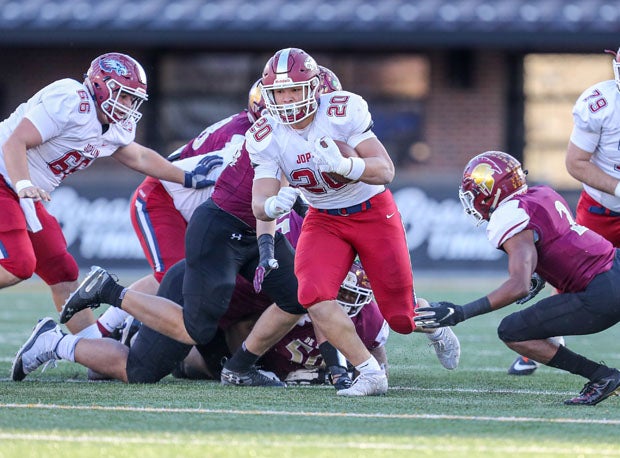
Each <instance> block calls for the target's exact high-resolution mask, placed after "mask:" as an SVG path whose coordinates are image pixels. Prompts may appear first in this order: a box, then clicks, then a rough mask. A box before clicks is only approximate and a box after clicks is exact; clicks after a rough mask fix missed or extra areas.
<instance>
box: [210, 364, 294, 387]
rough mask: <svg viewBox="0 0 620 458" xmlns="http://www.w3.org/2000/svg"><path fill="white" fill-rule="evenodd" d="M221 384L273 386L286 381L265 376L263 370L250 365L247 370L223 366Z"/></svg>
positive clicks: (281, 385)
mask: <svg viewBox="0 0 620 458" xmlns="http://www.w3.org/2000/svg"><path fill="white" fill-rule="evenodd" d="M220 380H221V383H222V385H237V386H274V387H285V386H286V383H284V382H282V381H280V380H279V379H277V378H271V377H269V376H267V375H266V374H265V373H264V372H263V371H259V370H258V369H256V367H252V368H251V369H250V370H249V371H247V372H237V371H232V370H230V369H226V368H223V369H222V374H221V376H220Z"/></svg>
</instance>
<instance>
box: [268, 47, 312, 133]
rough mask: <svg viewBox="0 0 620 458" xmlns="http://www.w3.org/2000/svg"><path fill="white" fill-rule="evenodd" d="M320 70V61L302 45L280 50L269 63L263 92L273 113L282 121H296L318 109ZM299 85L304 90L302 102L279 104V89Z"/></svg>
mask: <svg viewBox="0 0 620 458" xmlns="http://www.w3.org/2000/svg"><path fill="white" fill-rule="evenodd" d="M319 74H320V70H319V66H318V65H317V63H316V61H315V60H314V59H313V58H312V56H310V55H309V54H308V53H306V52H305V51H303V50H302V49H299V48H286V49H281V50H280V51H278V52H276V53H275V54H274V55H273V57H271V59H269V61H268V62H267V64H266V65H265V69H264V70H263V77H262V92H263V99H264V100H265V105H266V106H267V110H269V113H270V114H271V115H272V116H273V117H274V118H275V119H276V120H278V121H279V122H280V123H282V124H295V123H297V122H299V121H302V120H304V119H306V118H307V117H308V116H311V115H312V114H313V113H314V112H315V111H316V110H317V108H318V102H317V97H318V96H319V83H320V78H319ZM289 88H297V89H301V90H302V91H303V97H302V99H301V100H300V101H299V102H295V103H286V104H278V103H276V98H275V91H278V90H281V89H289Z"/></svg>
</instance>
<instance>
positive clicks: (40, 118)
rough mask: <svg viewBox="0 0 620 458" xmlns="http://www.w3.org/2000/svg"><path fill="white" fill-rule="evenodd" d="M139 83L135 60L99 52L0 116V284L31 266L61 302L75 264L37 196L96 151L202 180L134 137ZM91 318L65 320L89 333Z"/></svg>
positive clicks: (142, 79)
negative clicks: (81, 73) (77, 74)
mask: <svg viewBox="0 0 620 458" xmlns="http://www.w3.org/2000/svg"><path fill="white" fill-rule="evenodd" d="M146 89H147V85H146V74H145V72H144V69H143V68H142V66H141V65H140V64H139V63H138V62H137V61H136V60H135V59H133V58H132V57H130V56H127V55H125V54H119V53H107V54H103V55H101V56H99V57H97V58H96V59H95V60H93V61H92V63H91V65H90V68H89V69H88V72H87V74H86V75H85V79H84V81H83V82H80V81H76V80H73V79H69V78H65V79H61V80H58V81H55V82H53V83H51V84H49V85H48V86H46V87H44V88H43V89H41V90H40V91H39V92H37V93H36V94H35V95H33V96H32V97H31V98H30V99H29V100H28V101H26V102H25V103H22V104H21V105H19V106H18V107H17V108H16V110H15V111H14V112H13V113H12V114H11V115H10V116H9V117H8V118H7V119H6V120H4V121H3V122H2V123H0V208H1V209H2V214H3V216H2V218H1V221H0V288H3V287H7V286H11V285H14V284H16V283H19V282H20V281H22V280H25V279H27V278H30V277H31V276H32V274H33V273H36V274H37V275H39V276H40V277H41V278H42V279H43V280H44V281H45V282H46V283H47V284H48V285H49V286H50V288H51V291H52V297H53V300H54V303H55V305H56V308H57V309H58V310H60V309H61V307H62V304H63V303H64V301H65V300H66V298H67V297H68V296H69V293H70V292H71V291H73V290H74V289H75V288H76V287H77V286H78V283H77V281H76V280H77V278H78V273H79V272H78V266H77V264H76V262H75V260H74V259H73V257H72V256H71V255H70V254H69V253H68V252H67V244H66V241H65V239H64V236H63V234H62V231H61V228H60V225H59V224H58V222H57V220H56V219H55V218H54V217H53V216H51V215H50V214H49V213H48V212H47V211H46V209H45V207H44V206H43V204H42V201H49V200H50V199H51V197H50V193H51V192H52V190H53V189H54V188H56V187H57V186H58V185H59V184H60V182H61V181H62V180H63V179H64V178H65V177H67V176H68V175H70V174H72V173H74V172H76V171H78V170H81V169H84V168H86V167H88V166H89V165H90V164H91V163H92V162H93V161H94V160H95V159H97V158H98V157H105V156H112V157H114V158H115V159H117V160H118V161H119V162H121V163H122V164H124V165H126V166H127V167H129V168H132V169H134V170H136V171H139V172H141V173H144V174H146V175H151V176H154V177H157V178H161V179H165V180H168V181H173V182H176V183H183V184H184V185H185V186H189V187H201V186H202V183H203V182H204V179H205V178H204V177H203V176H201V175H200V170H199V169H196V170H195V171H192V172H185V171H184V170H182V169H180V168H178V167H175V166H174V165H172V164H171V163H170V162H168V161H167V160H166V159H165V158H163V157H161V156H160V155H159V154H157V153H156V152H155V151H153V150H151V149H149V148H146V147H144V146H141V145H139V144H137V143H136V142H135V141H134V138H135V134H136V123H137V122H138V120H139V119H140V117H141V116H142V115H141V113H140V111H139V108H140V105H141V104H142V103H143V102H144V101H146V100H147V98H148V96H147V92H146ZM94 321H95V320H94V316H93V315H92V312H91V311H86V312H83V313H81V314H80V315H78V316H76V317H75V318H74V319H72V320H71V322H70V323H67V327H68V328H69V330H70V331H71V332H73V333H77V332H81V331H82V332H84V333H85V335H93V336H96V335H97V334H98V330H97V327H96V326H94ZM91 333H92V334H91Z"/></svg>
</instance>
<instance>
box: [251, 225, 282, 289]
mask: <svg viewBox="0 0 620 458" xmlns="http://www.w3.org/2000/svg"><path fill="white" fill-rule="evenodd" d="M274 252H275V247H274V239H273V236H272V235H271V234H261V235H260V236H259V237H258V255H259V260H258V267H256V270H255V271H254V281H253V282H252V283H253V285H254V291H256V292H257V293H260V291H261V289H262V288H263V280H264V279H265V277H266V276H267V275H268V274H269V272H271V271H272V270H274V269H277V268H278V267H279V265H278V260H277V259H275V254H274Z"/></svg>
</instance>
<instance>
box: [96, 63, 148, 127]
mask: <svg viewBox="0 0 620 458" xmlns="http://www.w3.org/2000/svg"><path fill="white" fill-rule="evenodd" d="M85 77H86V80H85V84H86V86H87V87H88V89H89V90H90V92H91V94H92V95H93V97H94V98H95V102H96V103H97V105H98V106H99V108H101V110H102V111H103V112H104V113H105V114H106V115H107V117H108V119H109V121H110V122H112V123H116V122H119V121H123V120H126V119H133V120H134V121H135V122H138V121H139V120H140V118H141V117H142V114H141V113H140V112H139V111H138V110H139V108H140V105H142V102H144V101H145V100H147V99H148V95H147V93H146V73H145V72H144V69H143V68H142V66H141V65H140V64H139V63H138V62H137V61H136V60H135V59H133V58H132V57H129V56H128V55H126V54H120V53H116V52H111V53H107V54H103V55H101V56H99V57H97V58H96V59H95V60H93V61H92V62H91V64H90V68H89V69H88V72H87V73H86V76H85ZM123 94H129V95H130V96H131V100H132V104H131V106H126V105H123V104H122V103H121V102H120V97H121V95H123Z"/></svg>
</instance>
